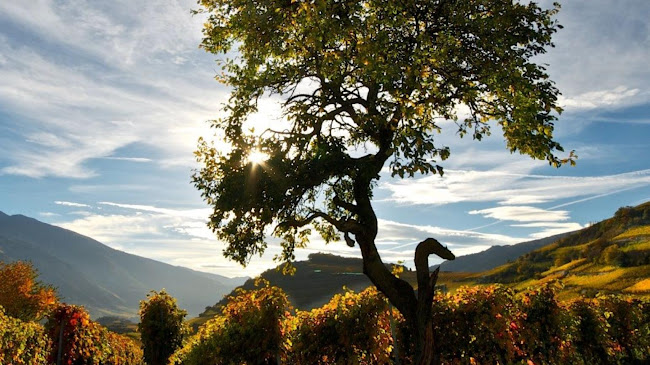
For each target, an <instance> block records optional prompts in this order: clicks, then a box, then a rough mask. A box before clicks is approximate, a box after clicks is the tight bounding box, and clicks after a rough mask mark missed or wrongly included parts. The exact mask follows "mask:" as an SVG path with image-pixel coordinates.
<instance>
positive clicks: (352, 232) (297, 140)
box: [193, 0, 574, 364]
mask: <svg viewBox="0 0 650 365" xmlns="http://www.w3.org/2000/svg"><path fill="white" fill-rule="evenodd" d="M200 4H201V5H202V8H201V10H198V11H197V12H200V13H206V14H208V15H209V17H208V19H207V22H206V23H205V28H204V35H205V37H204V39H203V42H202V47H203V48H204V49H205V50H206V51H208V52H212V53H215V54H217V53H227V52H230V51H233V50H234V51H235V53H234V55H236V56H233V57H231V58H226V60H225V62H223V64H222V66H223V67H222V69H223V74H222V75H221V76H220V77H219V79H220V80H221V81H223V82H225V83H226V84H228V85H230V86H231V87H232V93H231V96H230V99H229V102H228V104H227V106H226V107H225V112H226V116H225V117H224V118H222V119H219V120H215V121H213V122H212V125H213V127H214V128H215V129H216V130H217V132H218V133H221V136H222V137H223V139H224V141H225V142H226V143H227V144H228V148H227V149H223V148H220V147H218V146H215V145H214V144H212V143H208V142H206V141H205V140H203V139H201V140H200V142H199V148H198V151H197V152H196V155H197V159H198V160H199V162H201V163H202V167H201V169H199V170H198V171H196V172H195V174H194V175H193V182H194V184H195V186H196V187H197V188H198V189H199V190H200V191H201V193H202V196H203V198H204V199H205V200H206V201H207V203H208V204H209V205H211V206H212V208H213V212H212V214H211V216H210V221H209V223H208V225H209V227H210V228H211V229H212V230H213V231H214V232H215V233H216V234H217V236H218V237H219V238H220V239H222V240H223V241H225V242H226V243H227V247H226V248H225V250H224V255H225V256H226V257H228V258H231V259H233V260H235V261H237V262H239V263H241V264H246V263H248V262H249V260H250V259H251V257H252V256H254V255H256V254H262V253H263V252H264V250H265V248H266V247H267V242H266V238H265V237H266V233H267V232H268V231H267V228H272V233H273V235H275V236H277V237H279V238H281V242H282V243H281V244H282V248H283V250H282V253H281V254H280V255H278V257H277V258H278V259H279V260H281V261H291V260H293V259H294V257H295V256H294V250H295V249H296V248H301V247H304V246H306V245H307V243H308V242H309V235H310V234H311V233H312V229H315V230H316V231H317V232H318V233H320V234H321V235H322V237H323V238H324V239H325V241H326V242H332V241H336V240H338V239H340V236H341V235H342V236H343V238H344V239H345V242H346V243H347V244H348V245H349V246H354V245H355V244H356V245H358V247H359V249H360V251H361V254H362V256H363V262H364V264H363V266H364V268H363V269H364V273H365V274H366V275H367V276H368V277H369V278H370V280H371V281H372V282H373V284H375V286H377V288H378V289H379V290H380V291H381V292H383V293H384V294H385V295H386V296H387V297H388V299H389V300H390V302H391V303H392V304H393V305H394V306H395V307H396V308H397V309H398V310H399V311H400V312H401V313H402V314H403V316H404V318H405V320H406V322H407V323H408V325H409V326H410V328H412V329H413V331H414V332H415V341H416V346H415V347H416V350H415V351H416V353H417V359H418V360H417V361H418V363H420V364H427V363H431V362H432V361H434V359H433V357H434V354H433V353H432V348H433V346H432V345H431V343H432V341H433V326H432V323H431V315H430V311H431V303H432V300H433V299H432V298H433V292H434V286H435V283H436V278H437V272H434V273H432V274H430V273H429V270H428V264H427V260H428V256H429V255H430V254H433V253H435V254H437V255H439V256H441V257H442V258H445V259H453V258H454V255H453V254H452V253H451V252H450V251H449V250H447V249H446V248H445V247H443V246H442V245H441V244H440V243H438V241H436V240H435V239H432V238H429V239H426V240H424V241H422V242H421V243H420V244H419V245H418V246H417V248H416V252H415V262H416V268H417V277H418V291H417V294H416V292H415V290H414V288H413V287H412V286H411V285H410V284H409V283H407V282H406V281H404V280H402V279H400V278H397V277H396V276H394V275H393V274H391V272H390V270H388V269H387V268H386V266H385V265H384V263H383V262H382V260H381V257H380V255H379V252H378V251H377V247H376V245H375V237H376V235H377V232H378V229H379V227H378V224H377V217H376V215H375V211H374V209H373V207H372V196H373V195H372V192H373V188H374V186H376V183H377V181H378V179H379V177H380V172H381V171H382V169H383V168H384V167H385V166H386V165H388V166H387V167H388V169H389V170H390V172H391V174H392V176H399V177H405V176H408V177H413V176H414V175H415V174H418V173H420V174H440V175H442V174H443V168H442V166H440V165H439V164H438V161H442V160H445V159H447V158H448V157H449V155H450V149H449V147H448V146H446V145H445V144H442V143H440V142H439V141H438V140H437V139H436V136H437V132H440V131H441V129H442V124H441V123H440V122H441V121H444V120H453V121H454V122H455V125H456V126H457V128H458V130H457V132H458V135H459V136H461V137H462V136H465V135H468V134H469V135H471V136H472V137H473V138H474V139H477V140H480V139H481V138H482V137H484V136H486V135H489V134H490V131H491V125H494V124H496V125H498V128H500V129H501V131H502V132H503V135H504V137H505V140H506V144H507V147H508V149H509V150H510V151H511V152H515V151H518V152H519V153H522V154H527V155H530V156H531V157H533V158H535V159H545V160H547V161H548V162H549V163H550V164H551V165H553V166H560V165H562V164H563V163H567V162H570V163H571V164H573V163H574V155H573V152H572V153H571V154H570V155H569V156H568V158H566V159H564V160H563V159H560V158H559V157H557V156H556V153H557V152H558V151H563V149H562V147H561V146H560V144H558V143H557V142H555V141H554V140H553V127H554V122H555V121H556V120H557V114H559V113H560V112H561V108H560V107H559V106H558V105H557V96H558V93H559V92H558V90H557V89H556V88H555V86H554V83H553V82H552V81H550V80H549V78H548V75H547V74H546V71H545V69H544V67H543V66H540V65H537V64H535V63H533V62H532V61H531V58H532V57H534V56H536V55H538V54H540V53H544V51H545V49H546V48H547V47H550V46H552V43H551V36H552V34H553V33H555V32H556V30H557V29H558V28H559V27H560V26H559V25H558V24H557V22H556V21H555V20H553V16H554V15H555V14H556V12H557V11H558V9H559V5H558V4H555V6H554V8H553V9H548V10H545V9H541V8H540V7H539V6H538V5H536V4H535V3H530V4H525V3H520V2H511V1H503V0H478V1H475V0H472V1H470V0H405V1H386V0H311V1H306V0H258V1H247V0H201V1H200ZM266 95H276V96H279V97H280V98H281V99H282V104H281V105H282V110H283V112H284V116H285V119H286V125H285V123H276V126H270V127H269V128H268V129H266V130H264V131H261V133H259V134H255V133H254V131H251V132H247V129H246V128H247V127H246V124H245V122H246V121H247V118H248V117H249V116H250V115H251V114H253V113H255V112H256V111H257V103H258V100H259V99H260V98H262V97H264V96H266ZM461 107H462V108H461ZM461 110H465V111H463V112H461ZM269 124H270V125H271V124H272V123H271V122H270V123H269ZM448 125H449V123H446V124H445V126H448ZM260 154H265V155H266V156H268V158H267V159H266V160H265V161H262V162H259V161H257V160H258V159H256V158H254V157H255V156H259V155H260Z"/></svg>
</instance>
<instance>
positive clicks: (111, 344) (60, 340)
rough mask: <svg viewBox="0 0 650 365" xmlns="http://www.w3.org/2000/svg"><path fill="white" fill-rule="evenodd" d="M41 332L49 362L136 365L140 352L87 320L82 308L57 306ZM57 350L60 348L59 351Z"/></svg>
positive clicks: (70, 364)
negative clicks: (46, 342) (44, 335)
mask: <svg viewBox="0 0 650 365" xmlns="http://www.w3.org/2000/svg"><path fill="white" fill-rule="evenodd" d="M45 329H46V331H47V334H48V336H49V338H51V342H50V343H51V346H50V351H49V355H48V360H49V362H50V363H56V362H57V359H58V356H59V351H60V353H61V361H62V363H63V364H68V365H139V364H142V363H143V362H142V352H141V351H140V349H138V347H137V345H136V344H135V343H134V342H133V341H132V340H130V339H128V338H126V337H124V336H120V335H118V334H115V333H112V332H110V331H108V330H107V329H106V328H104V327H102V326H101V325H99V324H98V323H96V322H93V321H91V320H90V316H89V315H88V312H86V311H85V310H84V309H83V307H79V306H75V305H65V304H63V305H60V306H59V307H57V308H56V309H55V310H54V311H53V312H52V313H51V314H50V316H49V319H48V321H47V323H46V324H45ZM59 348H60V349H59Z"/></svg>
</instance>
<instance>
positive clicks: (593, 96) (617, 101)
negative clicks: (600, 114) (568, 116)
mask: <svg viewBox="0 0 650 365" xmlns="http://www.w3.org/2000/svg"><path fill="white" fill-rule="evenodd" d="M644 96H646V95H643V94H642V93H641V90H640V89H638V88H635V89H630V88H628V87H625V86H619V87H616V88H614V89H611V90H598V91H589V92H586V93H583V94H579V95H575V96H572V97H569V98H564V97H560V98H559V100H558V101H559V103H560V105H561V106H562V107H563V108H567V109H573V110H575V109H595V108H602V107H612V106H615V107H618V108H620V107H623V106H627V105H633V104H637V103H639V102H640V101H642V97H644Z"/></svg>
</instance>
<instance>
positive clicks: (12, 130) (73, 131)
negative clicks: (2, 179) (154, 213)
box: [0, 0, 224, 179]
mask: <svg viewBox="0 0 650 365" xmlns="http://www.w3.org/2000/svg"><path fill="white" fill-rule="evenodd" d="M194 6H195V3H193V2H190V1H184V0H183V1H172V2H160V1H149V2H137V1H136V2H132V1H129V2H118V3H110V4H109V3H106V4H104V5H102V6H96V5H95V4H93V5H91V4H90V3H88V2H85V1H74V2H73V3H69V2H64V3H61V2H57V1H50V0H45V1H42V2H39V3H38V5H36V4H35V3H34V4H32V3H29V2H26V3H20V2H3V3H1V4H0V20H2V22H3V27H1V28H0V54H2V58H1V60H0V79H2V80H3V82H2V83H0V106H2V107H3V109H4V110H5V111H7V112H9V113H10V114H9V116H6V117H5V119H4V120H0V122H2V124H1V125H0V126H2V127H5V128H6V129H7V131H8V132H9V133H4V131H3V133H2V135H0V152H1V155H2V157H0V174H11V175H24V176H29V177H35V178H43V177H48V176H57V177H70V178H78V179H87V178H91V177H94V176H98V175H99V174H101V173H102V172H101V171H98V170H97V168H94V167H93V160H94V159H97V158H105V159H112V160H113V161H115V162H120V161H122V162H156V163H159V164H160V165H161V166H162V165H165V164H167V162H166V161H169V160H171V159H174V158H176V157H177V156H179V155H187V156H190V157H191V152H192V150H193V149H194V148H195V146H196V140H197V139H198V137H199V136H201V135H206V134H209V130H208V126H207V124H206V123H205V120H207V119H210V118H212V117H214V116H215V114H216V113H217V111H218V108H219V105H218V100H219V99H220V96H222V95H224V89H223V88H220V87H219V84H218V83H216V82H214V80H212V75H213V74H214V72H215V69H214V67H213V66H212V62H211V59H212V58H213V56H209V55H204V54H202V53H201V52H200V51H198V50H197V45H198V44H199V42H200V40H201V27H202V19H201V17H200V16H199V17H192V16H191V15H190V9H191V8H193V7H194ZM136 14H149V16H147V17H141V16H139V15H136ZM5 31H7V32H8V34H11V35H12V36H11V37H8V36H6V35H5V33H4V32H5ZM25 38H26V39H25ZM34 39H38V42H36V41H34ZM33 44H37V46H32V45H33ZM183 64H185V65H183ZM188 65H191V66H192V67H191V69H192V70H193V71H192V72H190V73H187V72H186V71H182V70H183V69H182V68H181V67H185V69H187V66H188ZM161 75H164V77H161ZM0 118H1V117H0ZM3 137H6V138H3ZM132 144H144V145H149V146H151V147H153V148H154V149H155V150H156V151H157V153H158V154H159V155H158V156H156V158H152V157H150V156H139V157H135V158H129V157H118V156H114V152H115V151H117V150H118V149H120V148H123V147H126V146H129V145H132ZM44 155H46V156H47V157H48V158H47V159H44V158H43V156H44ZM182 164H183V166H193V165H192V160H191V158H189V159H184V160H183V162H182Z"/></svg>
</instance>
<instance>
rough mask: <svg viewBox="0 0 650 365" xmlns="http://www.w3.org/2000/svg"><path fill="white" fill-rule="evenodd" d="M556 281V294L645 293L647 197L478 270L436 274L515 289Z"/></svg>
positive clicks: (649, 284)
mask: <svg viewBox="0 0 650 365" xmlns="http://www.w3.org/2000/svg"><path fill="white" fill-rule="evenodd" d="M552 280H557V281H560V282H561V283H562V284H563V285H564V289H563V291H562V292H561V294H560V295H561V296H562V297H564V298H565V299H568V298H571V297H577V296H594V295H595V294H596V293H624V294H631V295H634V296H638V297H646V298H650V202H647V203H644V204H641V205H639V206H636V207H623V208H620V209H619V210H618V211H617V212H616V214H615V215H614V217H612V218H610V219H607V220H604V221H602V222H599V223H596V224H594V225H592V226H590V227H587V228H584V229H582V230H580V231H577V232H575V233H573V234H571V235H568V236H566V237H564V238H561V239H559V240H557V241H555V242H554V243H552V244H549V245H547V246H544V247H542V248H539V249H537V250H534V251H532V252H529V253H527V254H524V255H523V256H521V257H520V258H518V259H517V260H515V261H513V262H511V263H508V264H505V265H502V266H499V267H497V268H495V269H492V270H489V271H486V272H482V273H478V274H469V273H466V274H453V275H451V274H448V275H442V277H441V282H442V283H446V284H447V285H448V286H449V287H457V286H460V285H474V284H489V283H502V284H507V285H509V286H512V287H514V288H517V289H523V288H527V287H532V286H538V285H540V284H543V283H546V282H549V281H552Z"/></svg>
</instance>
